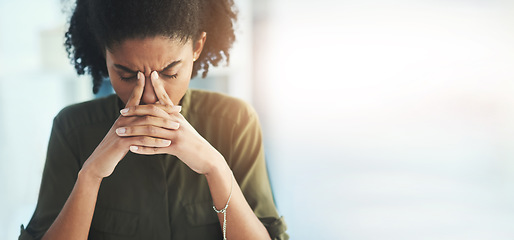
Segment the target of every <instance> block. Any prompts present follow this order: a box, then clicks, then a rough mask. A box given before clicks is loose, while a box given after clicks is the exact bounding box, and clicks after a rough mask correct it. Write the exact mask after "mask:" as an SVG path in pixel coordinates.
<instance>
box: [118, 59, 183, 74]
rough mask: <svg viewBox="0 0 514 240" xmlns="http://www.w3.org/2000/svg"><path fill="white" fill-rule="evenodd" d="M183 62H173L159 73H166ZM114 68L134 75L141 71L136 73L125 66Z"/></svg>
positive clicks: (119, 65)
mask: <svg viewBox="0 0 514 240" xmlns="http://www.w3.org/2000/svg"><path fill="white" fill-rule="evenodd" d="M181 62H182V60H177V61H174V62H172V63H170V64H168V66H166V67H165V68H163V69H162V70H161V71H159V72H164V71H166V70H169V69H170V68H172V67H174V66H176V65H178V64H179V63H181ZM114 66H115V67H116V68H118V69H121V70H123V71H125V72H128V73H132V74H137V72H139V71H134V70H132V69H130V68H129V67H125V66H123V65H121V64H114Z"/></svg>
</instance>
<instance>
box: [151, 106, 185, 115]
mask: <svg viewBox="0 0 514 240" xmlns="http://www.w3.org/2000/svg"><path fill="white" fill-rule="evenodd" d="M155 106H157V107H159V108H161V109H162V110H164V111H165V112H167V113H168V114H173V113H180V112H181V111H182V106H180V105H174V106H171V105H160V104H156V105H155Z"/></svg>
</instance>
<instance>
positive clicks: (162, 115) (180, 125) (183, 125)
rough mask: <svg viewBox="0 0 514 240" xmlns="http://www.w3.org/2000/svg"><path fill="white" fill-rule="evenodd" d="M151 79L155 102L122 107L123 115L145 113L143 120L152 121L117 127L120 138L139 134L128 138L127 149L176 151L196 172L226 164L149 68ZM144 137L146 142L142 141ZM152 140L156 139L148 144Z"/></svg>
mask: <svg viewBox="0 0 514 240" xmlns="http://www.w3.org/2000/svg"><path fill="white" fill-rule="evenodd" d="M151 81H152V85H153V88H154V90H155V94H156V96H157V98H158V100H159V101H158V103H156V104H152V105H137V104H131V105H129V104H127V108H125V109H123V110H122V111H121V113H122V115H123V117H126V118H132V117H137V116H146V118H145V121H146V123H149V122H151V123H152V124H150V125H145V124H133V125H131V126H124V127H119V128H117V129H116V133H117V134H118V136H120V137H122V138H123V139H131V138H139V141H131V143H132V145H131V146H130V151H132V152H134V153H137V154H146V155H152V154H171V155H175V156H177V157H178V158H179V159H180V160H181V161H183V162H184V163H185V164H186V165H188V166H189V167H190V168H191V169H192V170H193V171H195V172H197V173H199V174H208V173H209V172H211V170H213V168H215V167H217V166H221V165H219V164H226V163H225V160H224V158H223V156H222V155H221V154H220V153H219V152H218V151H217V150H216V149H215V148H214V147H212V146H211V145H210V144H209V142H207V140H205V139H204V138H203V137H202V136H201V135H200V134H198V132H197V131H196V130H195V129H194V128H193V126H191V124H189V122H188V121H187V120H186V119H185V118H184V116H182V114H180V113H179V109H180V108H178V106H175V105H174V104H173V102H172V101H171V99H170V97H169V96H168V94H167V93H166V91H165V90H164V86H163V84H162V82H161V80H160V79H159V78H158V74H157V72H152V74H151ZM115 125H116V124H115ZM143 139H147V140H148V142H144V141H142V140H143ZM153 140H158V142H156V143H155V144H154V145H152V144H149V143H151V141H153ZM159 141H162V142H159ZM167 141H170V142H167ZM165 143H166V144H165ZM163 144H165V145H163Z"/></svg>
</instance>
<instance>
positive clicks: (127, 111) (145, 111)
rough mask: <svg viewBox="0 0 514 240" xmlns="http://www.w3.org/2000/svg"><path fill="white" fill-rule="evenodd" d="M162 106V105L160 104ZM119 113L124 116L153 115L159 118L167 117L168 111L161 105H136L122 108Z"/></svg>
mask: <svg viewBox="0 0 514 240" xmlns="http://www.w3.org/2000/svg"><path fill="white" fill-rule="evenodd" d="M162 106H163V105H162ZM120 113H121V114H122V115H123V116H125V117H130V116H154V117H160V118H169V117H170V116H169V113H168V112H167V111H166V110H165V109H164V108H163V107H161V105H155V104H150V105H138V106H133V107H129V108H124V109H122V110H121V111H120Z"/></svg>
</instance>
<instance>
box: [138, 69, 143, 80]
mask: <svg viewBox="0 0 514 240" xmlns="http://www.w3.org/2000/svg"><path fill="white" fill-rule="evenodd" d="M141 75H143V73H142V72H139V71H138V72H137V80H139V79H141V77H142V76H141Z"/></svg>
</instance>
